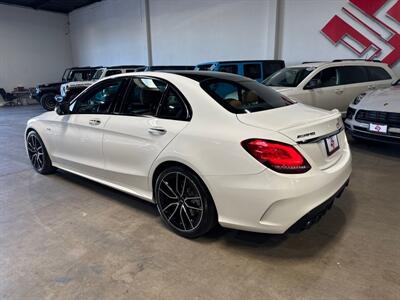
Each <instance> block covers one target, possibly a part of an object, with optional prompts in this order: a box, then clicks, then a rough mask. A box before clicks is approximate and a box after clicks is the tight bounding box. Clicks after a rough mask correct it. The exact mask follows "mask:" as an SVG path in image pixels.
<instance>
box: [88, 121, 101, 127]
mask: <svg viewBox="0 0 400 300" xmlns="http://www.w3.org/2000/svg"><path fill="white" fill-rule="evenodd" d="M100 124H101V121H100V120H97V119H93V120H90V121H89V125H92V126H97V125H100Z"/></svg>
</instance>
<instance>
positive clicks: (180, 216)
mask: <svg viewBox="0 0 400 300" xmlns="http://www.w3.org/2000/svg"><path fill="white" fill-rule="evenodd" d="M154 198H155V201H156V204H157V208H158V211H159V213H160V216H161V219H162V220H163V222H164V223H165V224H166V225H167V227H168V228H170V229H171V230H172V231H174V232H175V233H177V234H179V235H181V236H183V237H185V238H197V237H199V236H202V235H204V234H206V233H207V232H209V231H210V230H211V229H212V228H213V227H214V226H215V225H216V224H217V211H216V208H215V205H214V201H213V200H212V197H211V194H210V192H209V191H208V189H207V187H206V185H205V184H204V183H203V181H202V180H201V179H200V177H199V176H198V175H197V174H195V173H194V172H193V171H191V170H190V169H188V168H184V167H180V166H175V167H170V168H167V169H165V170H164V171H162V172H161V173H160V175H159V176H158V177H157V181H156V184H155V187H154Z"/></svg>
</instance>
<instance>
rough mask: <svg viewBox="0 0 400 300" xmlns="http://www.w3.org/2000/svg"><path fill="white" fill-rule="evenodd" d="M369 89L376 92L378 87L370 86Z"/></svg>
mask: <svg viewBox="0 0 400 300" xmlns="http://www.w3.org/2000/svg"><path fill="white" fill-rule="evenodd" d="M368 89H369V90H375V89H376V86H374V85H369V86H368Z"/></svg>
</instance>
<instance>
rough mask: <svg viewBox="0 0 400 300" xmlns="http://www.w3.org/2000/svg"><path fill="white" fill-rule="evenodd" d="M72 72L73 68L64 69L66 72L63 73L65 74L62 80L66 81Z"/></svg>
mask: <svg viewBox="0 0 400 300" xmlns="http://www.w3.org/2000/svg"><path fill="white" fill-rule="evenodd" d="M70 72H71V69H66V70H65V71H64V74H63V76H62V79H61V81H63V82H64V81H67V80H68V76H69V73H70Z"/></svg>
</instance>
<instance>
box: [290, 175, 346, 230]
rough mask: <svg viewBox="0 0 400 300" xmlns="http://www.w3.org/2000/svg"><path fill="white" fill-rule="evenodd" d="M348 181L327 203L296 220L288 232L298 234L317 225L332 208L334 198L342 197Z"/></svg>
mask: <svg viewBox="0 0 400 300" xmlns="http://www.w3.org/2000/svg"><path fill="white" fill-rule="evenodd" d="M349 182H350V180H347V181H346V183H345V184H344V185H343V186H342V187H341V188H340V189H339V190H338V191H337V192H336V194H335V195H333V196H332V197H331V198H329V199H328V200H327V201H325V202H324V203H322V204H320V205H318V206H317V207H316V208H314V209H313V210H311V211H310V212H308V213H307V214H306V215H304V216H303V217H302V218H301V219H300V220H298V221H297V222H296V223H295V224H293V225H292V226H291V227H290V228H289V229H288V231H289V232H299V231H302V230H305V229H308V228H310V227H311V226H312V225H313V224H315V223H317V222H318V221H319V220H320V219H321V217H322V216H324V215H325V213H326V212H327V211H328V210H330V209H331V208H332V206H333V203H334V201H335V200H336V198H340V196H342V193H343V192H344V190H345V189H346V187H347V186H348V185H349Z"/></svg>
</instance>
